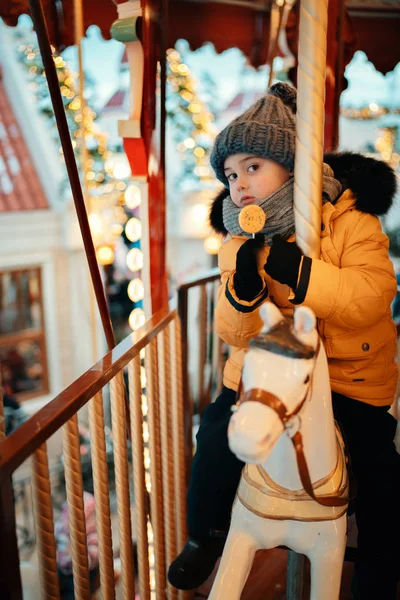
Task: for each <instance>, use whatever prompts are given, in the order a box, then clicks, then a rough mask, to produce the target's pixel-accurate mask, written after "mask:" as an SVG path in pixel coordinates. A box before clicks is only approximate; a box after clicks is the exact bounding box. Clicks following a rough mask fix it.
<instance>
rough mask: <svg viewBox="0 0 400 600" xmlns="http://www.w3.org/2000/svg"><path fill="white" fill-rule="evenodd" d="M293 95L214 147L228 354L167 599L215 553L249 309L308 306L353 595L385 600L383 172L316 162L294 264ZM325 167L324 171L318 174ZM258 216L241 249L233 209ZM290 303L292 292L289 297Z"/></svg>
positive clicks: (391, 371)
mask: <svg viewBox="0 0 400 600" xmlns="http://www.w3.org/2000/svg"><path fill="white" fill-rule="evenodd" d="M295 111H296V91H295V90H294V89H293V88H292V87H290V86H288V85H286V84H282V83H278V84H276V85H274V86H272V87H271V88H270V90H269V92H268V94H267V95H266V96H265V97H264V98H261V99H260V100H259V101H258V102H257V103H256V104H254V105H253V106H252V107H250V108H249V109H248V110H247V111H246V112H245V113H244V114H243V115H241V116H240V117H238V118H237V119H235V120H234V121H233V122H232V123H230V124H229V125H228V126H227V127H226V128H225V129H224V130H223V131H222V132H221V133H220V134H219V135H218V136H217V138H216V140H215V145H214V149H213V152H212V156H211V164H212V167H213V169H214V171H215V173H216V176H217V178H218V179H219V180H220V181H221V182H222V183H223V184H224V185H225V186H226V187H227V188H228V189H227V190H226V191H225V192H223V193H222V194H220V195H219V196H218V197H217V198H216V200H215V201H214V203H213V205H212V207H211V212H210V221H211V224H212V226H213V227H214V229H215V230H216V231H218V232H219V233H221V234H223V235H227V234H229V235H230V239H228V241H226V242H225V243H224V244H223V246H222V248H221V250H220V254H219V266H220V269H221V288H220V294H219V299H218V304H217V307H216V316H215V318H216V323H217V329H218V333H219V335H220V336H221V338H222V339H223V340H225V341H226V342H227V343H228V344H229V345H230V346H231V347H232V350H231V354H230V357H229V360H228V361H227V364H226V367H225V370H224V388H223V390H222V393H221V394H220V396H219V397H218V398H217V400H216V401H215V403H213V404H211V405H210V406H209V407H208V408H207V410H206V411H205V413H204V417H203V420H202V423H201V426H200V429H199V432H198V438H197V440H198V445H197V451H196V455H195V457H194V461H193V468H192V475H191V481H190V485H189V492H188V526H189V536H190V538H189V540H188V542H187V544H186V545H185V547H184V549H183V551H182V552H181V554H180V555H179V556H178V557H177V559H176V560H175V561H174V562H173V563H172V565H171V567H170V570H169V580H170V582H171V583H172V584H173V585H175V586H176V587H178V588H181V589H191V588H195V587H198V586H199V585H200V584H201V583H202V582H203V581H204V580H205V579H206V578H207V577H208V576H209V575H210V573H211V571H212V569H213V566H214V564H215V561H216V559H217V557H218V556H219V555H220V554H221V552H222V549H223V543H224V535H226V532H227V529H228V527H229V517H230V510H231V506H232V503H233V500H234V496H235V493H236V488H237V485H238V482H239V479H240V473H241V469H242V467H243V463H241V462H240V461H239V460H238V459H237V458H236V457H235V456H234V455H233V454H232V453H231V452H230V450H229V447H228V442H227V426H228V422H229V418H230V407H231V405H232V404H234V403H235V400H236V391H237V388H238V384H239V380H240V374H241V367H242V363H243V356H244V352H245V351H246V347H247V345H248V342H249V339H250V338H252V337H254V336H256V335H257V334H258V333H259V331H260V328H261V319H260V317H259V315H258V310H257V309H258V308H259V306H260V305H261V304H262V303H263V302H265V301H271V302H274V303H275V304H276V305H277V306H278V307H279V308H280V309H281V311H283V312H284V313H286V314H288V315H290V314H292V312H293V305H296V304H302V303H304V304H305V305H307V306H309V307H310V308H312V309H313V310H314V312H315V314H316V316H317V317H318V320H319V333H320V337H321V340H322V341H323V343H324V345H325V349H326V352H327V356H328V362H329V371H330V379H331V388H332V402H333V408H334V413H335V418H336V419H337V420H338V421H339V422H340V424H341V426H342V428H343V430H344V433H345V436H346V438H347V443H348V449H349V453H350V457H351V461H352V469H353V472H354V476H355V479H356V481H357V485H358V495H357V499H356V500H355V513H356V519H357V524H358V529H359V537H358V549H359V560H358V562H357V564H356V578H355V584H354V593H355V594H356V595H355V597H356V598H362V599H363V600H366V599H370V598H371V599H374V600H376V599H377V598H378V597H379V598H385V600H394V598H395V588H396V582H397V578H398V568H399V567H398V564H399V560H398V559H399V557H398V554H399V553H398V550H397V548H396V545H397V543H398V539H400V537H399V536H400V518H399V516H398V506H399V500H400V457H399V456H398V455H397V453H396V451H395V447H394V444H393V437H394V433H395V428H396V422H395V420H394V419H393V418H392V417H391V416H390V415H389V413H388V412H387V411H388V408H389V407H390V405H391V404H392V402H393V399H394V393H395V389H396V382H397V377H398V372H397V366H396V364H395V361H394V357H395V352H396V331H395V327H394V323H393V320H392V317H391V312H390V305H391V302H392V300H393V297H394V295H395V293H396V279H395V276H394V272H393V266H392V264H391V261H390V259H389V256H388V240H387V237H386V236H385V235H384V234H383V233H382V230H381V225H380V222H379V219H378V218H377V217H376V215H378V214H379V215H381V214H385V213H386V212H387V210H388V209H389V208H390V205H391V203H392V199H393V196H394V193H395V190H396V182H395V176H394V173H393V171H392V169H391V168H390V167H389V166H388V165H386V164H384V163H381V162H378V161H376V160H374V159H371V158H366V157H362V156H360V155H352V154H342V155H340V154H338V155H330V156H326V157H325V163H324V168H323V191H322V223H321V257H320V259H318V260H316V259H310V258H308V257H305V256H303V255H302V252H301V250H300V249H299V247H298V246H297V245H296V243H295V242H294V232H295V224H294V212H293V177H292V174H293V169H294V154H295ZM326 163H329V164H326ZM248 204H258V205H259V206H261V208H263V210H264V211H265V213H266V222H265V225H264V228H263V230H262V231H261V234H259V235H257V236H256V237H255V238H254V239H252V238H250V239H247V238H248V237H249V236H247V235H246V234H245V233H244V232H243V231H242V230H241V228H240V226H239V223H238V217H239V213H240V210H241V209H242V208H243V206H246V205H248ZM293 294H294V295H293Z"/></svg>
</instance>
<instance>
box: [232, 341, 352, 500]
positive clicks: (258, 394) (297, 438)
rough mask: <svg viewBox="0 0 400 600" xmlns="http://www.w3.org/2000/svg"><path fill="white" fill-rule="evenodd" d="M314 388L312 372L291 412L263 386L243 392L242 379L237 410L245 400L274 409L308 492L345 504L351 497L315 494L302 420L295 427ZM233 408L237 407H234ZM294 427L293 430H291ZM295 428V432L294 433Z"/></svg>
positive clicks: (322, 498)
mask: <svg viewBox="0 0 400 600" xmlns="http://www.w3.org/2000/svg"><path fill="white" fill-rule="evenodd" d="M318 352H319V347H317V350H316V356H317V355H318ZM311 390H312V374H311V376H310V384H309V386H308V388H307V391H306V393H305V394H304V397H303V398H302V399H301V401H300V402H299V404H298V405H297V406H296V408H295V409H294V411H293V412H291V413H290V412H289V411H288V409H287V408H286V406H285V405H284V403H283V402H282V400H280V399H279V398H278V396H275V394H272V393H271V392H267V391H265V390H263V389H261V388H252V389H250V390H247V392H244V393H243V392H242V381H241V380H240V384H239V390H238V402H237V404H236V410H238V408H239V405H240V404H243V403H244V402H260V403H261V404H263V405H264V406H268V408H272V410H273V411H274V412H275V413H276V414H277V415H278V417H279V418H280V420H281V422H282V425H283V427H284V429H285V431H287V433H288V435H289V437H290V439H291V440H292V443H293V446H294V450H295V453H296V460H297V467H298V469H299V475H300V480H301V483H302V484H303V487H304V489H305V491H306V492H307V494H308V495H309V496H311V498H312V499H313V500H315V502H318V504H321V505H322V506H335V507H337V506H345V505H346V504H348V503H349V498H345V497H339V496H316V495H315V494H314V490H313V486H312V482H311V477H310V472H309V470H308V465H307V461H306V457H305V455H304V446H303V437H302V435H301V431H300V420H299V421H298V427H297V430H296V429H295V428H293V425H292V423H293V418H294V417H296V416H297V417H298V419H300V415H299V413H300V411H301V409H302V408H303V406H304V404H305V402H306V400H307V399H308V397H309V396H310V393H311ZM233 410H235V408H234V407H233ZM291 429H292V431H291ZM293 429H294V433H293Z"/></svg>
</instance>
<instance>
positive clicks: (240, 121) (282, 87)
mask: <svg viewBox="0 0 400 600" xmlns="http://www.w3.org/2000/svg"><path fill="white" fill-rule="evenodd" d="M295 143H296V90H295V88H294V87H292V86H290V85H288V84H287V83H282V82H279V83H275V84H274V85H273V86H271V87H270V88H269V90H268V92H267V94H266V95H265V96H263V97H262V98H260V100H258V101H257V102H256V103H255V104H253V105H252V106H250V108H248V109H247V110H246V112H244V113H243V114H242V115H240V116H239V117H237V118H236V119H234V120H233V121H232V122H231V123H229V125H227V126H226V127H225V129H223V130H222V131H221V132H220V133H219V134H218V135H217V137H216V138H215V142H214V147H213V150H212V153H211V157H210V162H211V166H212V168H213V169H214V171H215V174H216V176H217V178H218V179H219V180H220V181H221V182H222V183H223V184H224V185H225V186H227V187H228V185H229V184H228V180H227V178H226V176H225V173H224V163H225V159H226V158H228V156H231V155H232V154H239V153H241V152H246V153H250V154H254V155H255V156H262V157H263V158H271V159H272V160H275V161H276V162H278V163H279V164H281V165H283V166H284V167H286V168H287V169H288V170H289V171H291V172H292V171H293V169H294V152H295Z"/></svg>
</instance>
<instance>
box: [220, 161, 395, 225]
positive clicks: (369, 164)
mask: <svg viewBox="0 0 400 600" xmlns="http://www.w3.org/2000/svg"><path fill="white" fill-rule="evenodd" d="M324 161H325V162H326V163H327V164H328V165H329V166H330V167H331V168H332V170H333V172H334V174H335V177H336V179H338V180H339V181H340V183H341V184H342V192H344V191H345V190H346V189H350V190H351V191H352V193H353V195H354V197H355V198H356V203H355V207H356V208H357V210H360V211H361V212H365V213H370V214H372V215H377V216H382V215H385V214H386V213H387V212H388V211H389V209H390V207H391V206H392V203H393V199H394V196H395V193H396V189H397V182H396V175H395V173H394V171H393V169H392V168H391V167H390V166H389V165H388V164H387V163H385V162H382V161H380V160H376V159H375V158H370V157H368V156H363V155H362V154H355V153H353V152H340V153H332V154H325V156H324ZM228 194H229V190H227V189H223V190H222V191H221V192H219V194H218V195H217V197H216V198H215V200H214V201H213V202H212V204H211V207H210V214H209V220H210V225H211V227H212V228H213V229H214V230H215V231H216V232H217V233H221V234H223V235H227V233H228V232H227V230H226V229H225V227H224V223H223V219H222V203H223V200H224V198H226V196H227V195H228Z"/></svg>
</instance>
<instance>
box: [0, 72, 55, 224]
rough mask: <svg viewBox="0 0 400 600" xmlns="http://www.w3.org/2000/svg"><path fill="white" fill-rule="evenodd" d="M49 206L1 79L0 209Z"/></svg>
mask: <svg viewBox="0 0 400 600" xmlns="http://www.w3.org/2000/svg"><path fill="white" fill-rule="evenodd" d="M46 208H49V206H48V203H47V200H46V196H45V194H44V192H43V189H42V186H41V184H40V181H39V178H38V175H37V173H36V170H35V167H34V166H33V163H32V160H31V157H30V155H29V151H28V148H27V146H26V144H25V140H24V138H23V136H22V132H21V129H20V127H19V125H18V123H17V121H16V118H15V115H14V112H13V110H12V107H11V104H10V102H9V100H8V98H7V95H6V91H5V89H4V85H3V83H2V82H0V213H1V212H12V211H22V210H40V209H42V210H43V209H46Z"/></svg>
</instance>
